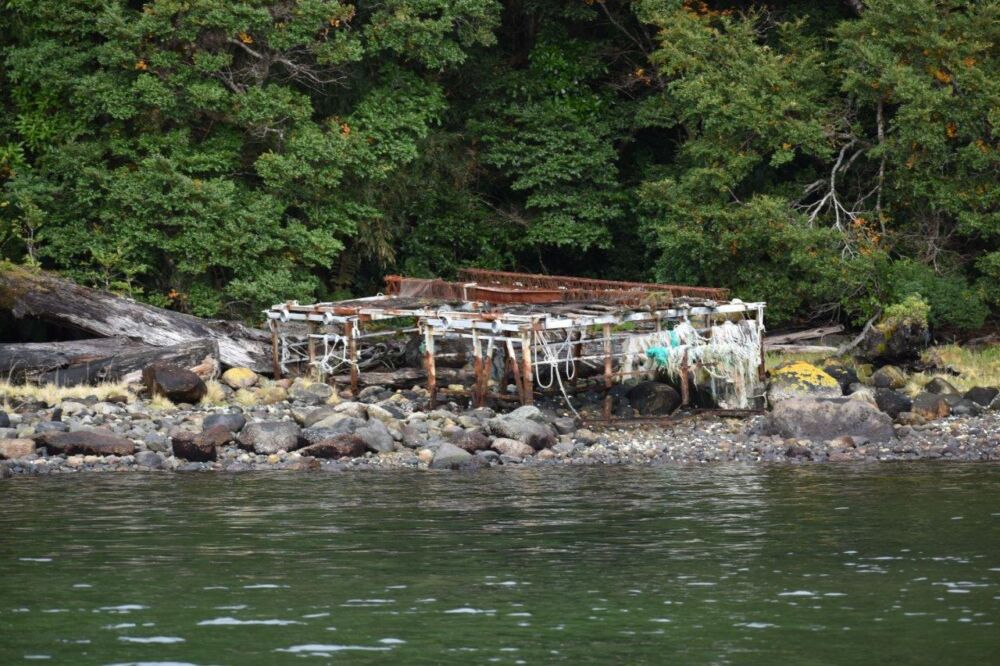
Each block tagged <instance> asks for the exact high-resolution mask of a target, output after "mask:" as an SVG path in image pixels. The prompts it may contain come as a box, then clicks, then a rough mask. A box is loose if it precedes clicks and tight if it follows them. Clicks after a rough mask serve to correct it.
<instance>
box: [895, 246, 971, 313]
mask: <svg viewBox="0 0 1000 666" xmlns="http://www.w3.org/2000/svg"><path fill="white" fill-rule="evenodd" d="M890 280H891V282H890V290H891V292H890V293H891V296H892V299H893V300H895V301H904V300H906V299H907V297H909V296H912V295H914V294H916V295H918V296H917V297H918V298H923V299H926V302H927V303H928V304H929V306H930V313H929V321H930V323H931V325H932V326H953V327H955V328H960V329H976V328H979V327H980V326H982V325H983V322H984V321H985V320H986V316H987V315H988V314H989V308H988V307H987V306H986V303H985V302H984V301H983V298H982V297H981V295H980V294H979V293H978V292H977V291H976V290H974V289H973V288H972V287H970V286H969V283H968V282H966V281H965V279H964V278H962V277H960V276H957V275H952V276H940V275H937V274H935V273H934V271H933V270H932V269H931V268H930V267H929V266H926V265H924V264H919V263H917V262H915V261H911V260H902V261H898V262H896V263H895V264H893V266H892V268H891V272H890Z"/></svg>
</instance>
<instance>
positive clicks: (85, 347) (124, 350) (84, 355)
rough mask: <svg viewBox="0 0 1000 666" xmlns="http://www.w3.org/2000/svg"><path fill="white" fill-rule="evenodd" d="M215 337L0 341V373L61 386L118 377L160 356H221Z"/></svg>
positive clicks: (188, 363) (178, 361)
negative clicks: (161, 343)
mask: <svg viewBox="0 0 1000 666" xmlns="http://www.w3.org/2000/svg"><path fill="white" fill-rule="evenodd" d="M218 357H219V344H218V342H217V341H215V340H209V339H204V340H194V341H192V342H182V343H180V344H177V345H170V346H169V347H152V346H150V345H145V344H142V343H140V342H134V341H132V340H129V339H128V338H121V337H118V338H98V339H96V340H73V341H70V342H40V343H34V342H32V343H25V344H7V345H0V373H2V376H3V377H4V378H5V379H7V378H9V379H14V380H17V381H25V380H28V381H33V382H38V383H43V384H44V383H52V384H58V385H59V386H75V385H77V384H98V383H101V382H111V381H118V380H121V379H125V378H127V377H128V376H129V375H133V374H137V373H139V372H141V371H142V369H143V368H145V367H146V366H147V365H149V364H151V363H155V362H162V363H170V364H172V365H179V366H181V367H183V368H190V367H193V366H198V365H200V364H203V363H204V362H205V359H206V358H209V359H213V360H217V359H218Z"/></svg>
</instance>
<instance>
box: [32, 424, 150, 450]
mask: <svg viewBox="0 0 1000 666" xmlns="http://www.w3.org/2000/svg"><path fill="white" fill-rule="evenodd" d="M36 441H37V442H38V443H40V444H43V445H44V446H45V447H46V448H47V449H48V450H49V451H52V452H54V453H62V454H65V455H73V454H76V453H82V454H84V455H94V456H130V455H132V454H133V453H135V444H133V443H132V442H131V440H128V439H125V438H124V437H120V436H118V435H116V434H114V433H113V432H111V431H110V430H75V431H73V432H53V431H50V432H46V433H43V434H41V435H39V436H38V437H37V438H36Z"/></svg>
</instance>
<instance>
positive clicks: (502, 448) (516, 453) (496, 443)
mask: <svg viewBox="0 0 1000 666" xmlns="http://www.w3.org/2000/svg"><path fill="white" fill-rule="evenodd" d="M491 446H492V448H493V450H494V451H496V452H497V453H499V454H501V455H505V456H507V457H509V458H515V459H517V460H521V459H522V458H527V457H529V456H533V455H535V450H534V449H533V448H531V447H530V446H528V445H527V444H525V443H524V442H519V441H517V440H516V439H507V438H505V437H498V438H497V439H494V440H493V443H492V445H491Z"/></svg>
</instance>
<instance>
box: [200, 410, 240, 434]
mask: <svg viewBox="0 0 1000 666" xmlns="http://www.w3.org/2000/svg"><path fill="white" fill-rule="evenodd" d="M246 424H247V419H246V417H245V416H243V415H242V414H238V413H235V412H230V413H224V414H210V415H208V416H206V417H205V420H204V421H202V424H201V427H202V429H203V430H209V429H210V428H214V427H215V426H220V425H221V426H225V427H226V429H227V430H228V431H229V432H239V431H240V430H243V426H245V425H246Z"/></svg>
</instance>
